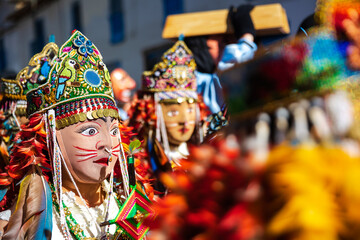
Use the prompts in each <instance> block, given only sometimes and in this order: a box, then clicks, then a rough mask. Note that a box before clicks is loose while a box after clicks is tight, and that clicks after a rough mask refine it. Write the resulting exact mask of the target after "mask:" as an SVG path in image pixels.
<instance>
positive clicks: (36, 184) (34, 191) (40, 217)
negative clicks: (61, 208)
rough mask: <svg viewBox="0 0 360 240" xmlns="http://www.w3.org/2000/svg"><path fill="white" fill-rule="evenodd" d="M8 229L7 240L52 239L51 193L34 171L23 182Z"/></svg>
mask: <svg viewBox="0 0 360 240" xmlns="http://www.w3.org/2000/svg"><path fill="white" fill-rule="evenodd" d="M7 229H8V230H7V232H6V233H5V235H4V238H3V239H5V240H6V239H43V240H45V239H50V238H51V230H52V197H51V191H50V187H49V185H48V184H47V182H46V181H45V180H44V179H43V177H42V176H41V175H39V174H37V173H35V171H34V169H33V170H32V171H30V173H29V174H28V175H26V176H25V177H24V179H23V180H22V181H21V184H20V192H19V197H18V202H17V204H16V208H15V211H14V213H13V214H12V216H11V218H10V220H9V224H8V228H7Z"/></svg>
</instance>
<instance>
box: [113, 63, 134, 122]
mask: <svg viewBox="0 0 360 240" xmlns="http://www.w3.org/2000/svg"><path fill="white" fill-rule="evenodd" d="M110 78H111V82H112V87H113V90H114V97H115V100H116V104H117V106H118V109H119V115H120V118H121V120H123V121H125V120H127V119H128V118H129V116H128V114H127V111H128V110H129V108H130V106H131V95H132V90H134V89H135V87H136V82H135V80H134V79H132V77H131V76H130V75H129V74H128V73H127V72H126V71H125V70H124V69H122V68H115V69H114V70H113V71H112V72H111V74H110Z"/></svg>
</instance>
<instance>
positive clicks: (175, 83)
mask: <svg viewBox="0 0 360 240" xmlns="http://www.w3.org/2000/svg"><path fill="white" fill-rule="evenodd" d="M195 69H196V63H195V60H194V56H193V55H192V52H191V51H190V49H189V48H188V47H187V46H186V44H185V42H184V41H181V40H179V41H177V42H176V43H175V44H174V46H172V47H171V48H170V49H169V50H167V51H166V52H165V53H164V54H163V56H162V61H161V62H159V63H157V64H156V65H155V66H154V68H153V70H152V71H145V72H144V73H143V76H142V88H143V90H144V91H147V92H157V93H158V95H159V96H160V100H169V99H178V98H191V99H197V93H196V88H197V85H196V77H195Z"/></svg>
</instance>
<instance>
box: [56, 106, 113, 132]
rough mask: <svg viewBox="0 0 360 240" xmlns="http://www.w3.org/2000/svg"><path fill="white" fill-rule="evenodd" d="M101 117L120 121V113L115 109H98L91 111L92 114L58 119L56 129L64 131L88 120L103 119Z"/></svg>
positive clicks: (80, 114) (78, 114)
mask: <svg viewBox="0 0 360 240" xmlns="http://www.w3.org/2000/svg"><path fill="white" fill-rule="evenodd" d="M104 112H106V113H107V114H108V116H106V115H104ZM101 116H102V117H112V118H117V119H119V113H118V111H117V110H115V109H109V108H106V109H98V110H95V111H91V112H86V113H76V114H74V115H71V116H69V117H65V118H62V119H57V120H55V123H56V129H57V130H60V129H63V128H65V127H68V126H70V125H73V124H76V123H79V122H84V121H85V120H86V119H88V120H94V119H98V118H102V117H101ZM84 117H85V118H84ZM119 120H120V119H119Z"/></svg>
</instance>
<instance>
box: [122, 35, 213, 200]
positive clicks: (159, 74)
mask: <svg viewBox="0 0 360 240" xmlns="http://www.w3.org/2000/svg"><path fill="white" fill-rule="evenodd" d="M195 68H196V64H195V61H194V58H193V55H192V53H191V51H190V50H189V49H188V47H187V46H186V44H185V42H184V41H181V40H179V41H177V42H176V43H175V44H174V46H173V47H172V48H170V49H169V50H167V51H166V52H165V53H164V54H163V56H162V61H161V62H159V63H157V64H156V65H155V66H154V67H153V70H152V71H145V72H144V73H143V79H142V90H141V91H139V92H138V99H137V100H136V101H134V102H133V104H132V107H131V109H130V111H129V115H130V119H129V126H130V127H133V128H134V129H135V130H136V131H137V132H138V137H139V138H140V139H141V140H143V152H144V153H145V154H146V155H147V157H148V158H147V159H146V160H147V161H146V163H145V164H146V165H148V166H150V168H149V174H150V175H151V176H152V177H150V179H151V178H155V179H157V181H155V183H154V187H155V190H157V191H158V192H159V193H161V194H164V193H165V191H166V189H165V188H164V187H163V186H162V184H161V182H160V181H159V178H160V175H161V173H163V172H167V171H171V170H173V169H177V168H181V167H182V160H183V159H185V158H187V156H188V154H189V153H188V144H189V143H195V144H197V143H200V142H202V138H203V135H204V133H203V130H202V124H203V120H204V117H205V115H206V113H205V106H204V104H203V103H202V101H201V97H199V96H198V93H197V92H196V88H197V84H196V77H195Z"/></svg>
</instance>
